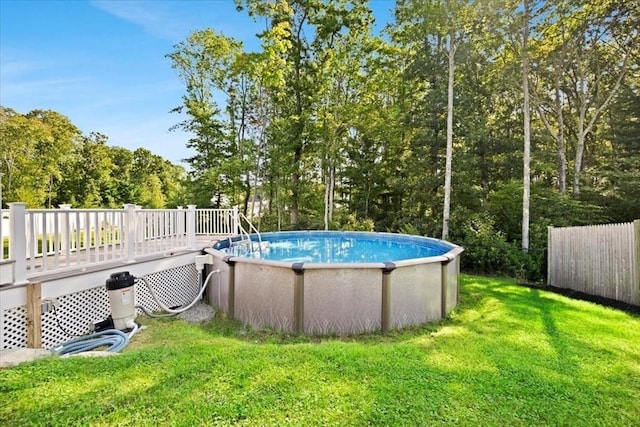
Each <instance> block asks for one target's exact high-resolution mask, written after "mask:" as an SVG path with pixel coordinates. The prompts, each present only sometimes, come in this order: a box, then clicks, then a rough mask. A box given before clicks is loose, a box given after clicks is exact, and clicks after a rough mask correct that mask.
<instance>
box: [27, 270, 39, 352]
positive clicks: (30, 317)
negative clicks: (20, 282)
mask: <svg viewBox="0 0 640 427" xmlns="http://www.w3.org/2000/svg"><path fill="white" fill-rule="evenodd" d="M27 347H28V348H41V347H42V285H41V284H40V282H35V283H29V284H28V285H27Z"/></svg>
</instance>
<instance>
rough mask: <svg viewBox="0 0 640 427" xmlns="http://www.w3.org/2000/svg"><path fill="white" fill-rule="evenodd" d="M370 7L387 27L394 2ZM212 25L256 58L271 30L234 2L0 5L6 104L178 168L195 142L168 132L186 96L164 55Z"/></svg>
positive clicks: (27, 0)
mask: <svg viewBox="0 0 640 427" xmlns="http://www.w3.org/2000/svg"><path fill="white" fill-rule="evenodd" d="M371 5H372V9H374V15H375V16H376V19H377V21H378V23H380V24H381V23H383V22H384V21H386V20H387V19H388V17H389V15H390V10H391V9H392V8H393V6H394V1H393V0H373V1H372V2H371ZM207 27H211V28H213V29H215V30H216V31H218V32H221V33H223V34H225V35H227V36H230V37H234V38H236V39H238V40H242V41H243V42H244V45H245V48H246V49H247V50H256V49H258V47H259V41H258V40H257V38H256V37H255V35H256V34H257V33H258V32H260V31H261V30H262V29H263V28H264V23H261V22H258V23H256V22H254V21H253V20H252V19H251V18H249V17H248V16H247V14H246V13H245V12H241V13H238V12H237V11H236V10H235V6H234V3H233V0H182V1H169V0H155V1H133V0H115V1H80V0H75V1H74V0H67V1H54V0H40V1H36V0H0V105H2V106H4V107H9V108H13V109H14V110H16V111H18V112H19V113H27V112H29V111H31V110H33V109H49V110H54V111H57V112H59V113H61V114H64V115H65V116H67V117H68V118H69V119H70V120H71V122H72V123H74V124H75V125H76V126H78V127H79V128H80V130H81V131H82V132H83V133H84V134H89V133H90V132H101V133H103V134H105V135H107V136H108V137H109V143H110V144H111V145H117V146H122V147H126V148H128V149H130V150H134V149H136V148H138V147H145V148H147V149H149V150H151V151H152V152H154V153H155V154H158V155H160V156H162V157H164V158H166V159H168V160H170V161H172V162H174V163H179V162H180V161H181V159H184V158H185V157H188V156H190V155H191V154H192V153H190V151H189V150H188V149H187V148H186V146H185V144H186V141H187V140H188V138H189V136H188V135H187V134H184V133H182V132H179V131H178V132H169V128H170V127H171V126H172V125H174V124H175V123H177V122H179V121H180V119H181V118H180V116H179V115H177V114H175V113H172V114H170V113H169V111H170V110H171V109H172V108H175V107H177V106H179V105H180V103H181V96H182V94H183V93H184V89H183V86H182V83H181V82H180V81H179V80H178V78H177V76H176V74H175V72H174V71H173V70H172V69H171V63H170V61H169V60H168V59H167V58H165V55H166V54H168V53H170V52H171V51H172V50H173V46H174V45H175V44H177V43H179V42H180V41H182V40H184V39H185V38H186V37H187V36H188V35H189V34H190V33H192V32H193V31H195V30H198V29H204V28H207Z"/></svg>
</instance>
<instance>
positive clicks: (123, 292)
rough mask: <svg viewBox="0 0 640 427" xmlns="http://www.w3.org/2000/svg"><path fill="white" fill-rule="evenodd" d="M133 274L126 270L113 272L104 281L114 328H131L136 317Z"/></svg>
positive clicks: (134, 279)
mask: <svg viewBox="0 0 640 427" xmlns="http://www.w3.org/2000/svg"><path fill="white" fill-rule="evenodd" d="M135 282H136V278H135V276H132V275H131V274H129V272H128V271H123V272H119V273H113V274H112V275H111V276H110V277H109V278H108V279H107V283H106V287H107V293H108V294H109V305H110V306H111V319H112V322H113V328H114V329H120V330H125V329H131V328H132V327H133V326H134V325H135V322H134V319H135V318H136V307H135V291H134V284H135Z"/></svg>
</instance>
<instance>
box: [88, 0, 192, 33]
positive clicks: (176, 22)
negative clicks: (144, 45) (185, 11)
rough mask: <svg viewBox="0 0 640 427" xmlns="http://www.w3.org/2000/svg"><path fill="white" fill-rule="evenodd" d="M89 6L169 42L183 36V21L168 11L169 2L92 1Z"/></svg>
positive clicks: (184, 29) (184, 30)
mask: <svg viewBox="0 0 640 427" xmlns="http://www.w3.org/2000/svg"><path fill="white" fill-rule="evenodd" d="M91 4H92V5H93V6H95V7H97V8H98V9H101V10H103V11H105V12H107V13H109V14H111V15H114V16H116V17H118V18H120V19H123V20H125V21H128V22H131V23H133V24H135V25H138V26H140V27H142V28H143V29H144V31H145V32H147V33H149V34H151V35H153V36H154V37H158V38H161V39H166V40H169V41H176V40H179V39H181V38H183V37H184V36H185V33H186V28H185V25H184V21H183V20H181V19H180V18H179V17H178V16H176V14H175V11H172V10H170V8H169V7H167V6H170V5H171V3H170V2H159V1H134V0H132V1H121V0H115V1H113V0H93V1H91Z"/></svg>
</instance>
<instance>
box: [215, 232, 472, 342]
mask: <svg viewBox="0 0 640 427" xmlns="http://www.w3.org/2000/svg"><path fill="white" fill-rule="evenodd" d="M251 239H252V240H251V241H248V239H247V238H246V236H245V237H241V236H237V237H234V238H230V239H225V240H221V241H219V242H217V243H216V244H215V245H214V246H213V248H208V249H206V252H207V253H209V254H211V255H212V256H213V266H212V268H213V269H219V270H220V274H219V277H218V279H219V280H215V279H213V283H211V284H210V285H209V288H208V298H209V302H210V303H211V304H212V305H214V306H216V307H218V308H219V309H222V310H223V311H225V312H226V313H227V315H228V316H229V317H232V318H236V319H239V320H241V321H243V322H245V323H247V324H250V325H251V326H253V327H256V328H265V327H267V328H273V329H277V330H282V331H286V332H290V333H306V334H313V335H324V334H340V335H343V334H355V333H363V332H370V331H376V330H382V331H387V330H390V329H398V328H402V327H404V326H408V325H417V324H422V323H426V322H430V321H434V320H438V319H441V318H443V317H445V316H446V315H447V314H448V313H449V312H450V311H451V310H452V309H453V308H454V307H455V306H456V304H457V302H458V276H459V270H460V260H459V255H460V253H462V251H463V249H462V248H461V247H459V246H456V245H454V244H452V243H449V242H446V241H443V240H438V239H432V238H428V237H420V236H409V235H403V234H393V233H366V232H337V231H295V232H280V233H263V234H262V235H261V236H257V235H252V236H251Z"/></svg>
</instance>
